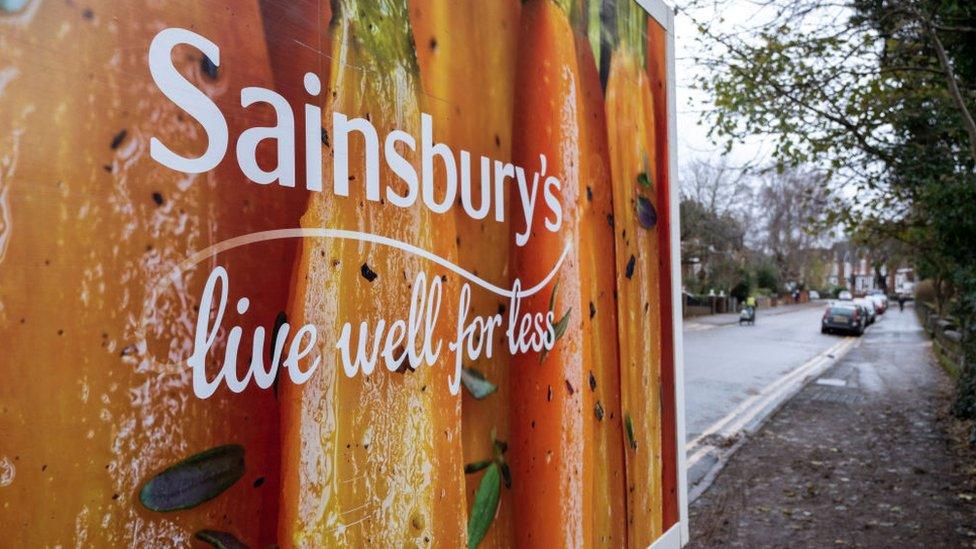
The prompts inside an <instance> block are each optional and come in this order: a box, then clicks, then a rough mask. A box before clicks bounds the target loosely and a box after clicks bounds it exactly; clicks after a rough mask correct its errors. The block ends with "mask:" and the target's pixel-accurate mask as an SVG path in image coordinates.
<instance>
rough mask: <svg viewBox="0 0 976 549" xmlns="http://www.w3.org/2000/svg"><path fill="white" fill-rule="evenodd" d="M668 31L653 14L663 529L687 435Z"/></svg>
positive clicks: (650, 59)
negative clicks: (679, 349) (675, 260)
mask: <svg viewBox="0 0 976 549" xmlns="http://www.w3.org/2000/svg"><path fill="white" fill-rule="evenodd" d="M666 48H667V34H666V32H665V30H664V27H662V26H661V24H660V23H658V22H657V21H655V20H654V19H653V18H650V17H648V18H647V75H648V82H649V87H650V89H651V94H650V98H651V99H652V103H651V108H652V110H653V111H654V135H656V136H657V139H655V144H656V146H657V147H656V152H655V154H656V155H657V157H658V163H657V175H656V177H655V181H657V182H658V184H657V185H656V186H655V189H654V190H655V193H656V194H657V202H655V204H660V205H661V210H660V211H658V231H657V233H658V241H659V242H660V246H661V247H660V260H659V261H658V263H659V264H660V269H661V277H660V281H661V282H660V286H659V288H658V291H659V292H660V294H661V439H662V440H661V455H662V471H661V475H662V478H663V482H662V485H661V490H662V492H663V497H664V501H663V505H664V510H663V529H664V530H665V531H666V530H667V529H668V528H669V527H670V526H671V525H673V524H675V523H677V522H678V469H677V466H678V461H677V459H669V457H671V458H673V457H674V456H675V455H677V454H676V452H677V449H678V448H680V447H682V446H681V445H682V444H683V441H681V440H678V437H677V435H676V428H677V424H676V413H677V410H676V403H675V386H674V383H675V378H674V326H673V323H672V318H673V315H674V309H673V304H672V297H671V296H672V294H671V289H672V284H673V281H672V278H671V216H670V215H669V212H668V210H667V208H668V206H667V205H668V204H671V191H672V188H671V183H672V181H671V178H670V170H669V162H670V156H669V151H668V146H669V144H668V140H667V139H666V138H665V136H667V135H668V102H667V101H668V93H667V90H668V81H667V65H666V63H667V59H668V57H667V55H666Z"/></svg>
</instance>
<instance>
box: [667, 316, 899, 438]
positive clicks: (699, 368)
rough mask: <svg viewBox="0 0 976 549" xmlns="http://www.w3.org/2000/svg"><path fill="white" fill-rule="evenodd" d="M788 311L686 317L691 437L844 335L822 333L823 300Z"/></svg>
mask: <svg viewBox="0 0 976 549" xmlns="http://www.w3.org/2000/svg"><path fill="white" fill-rule="evenodd" d="M785 311H786V312H784V311H780V310H776V309H768V310H762V309H760V310H759V312H758V313H757V315H756V324H755V326H742V327H739V326H738V325H717V326H716V325H715V323H716V322H723V321H724V322H727V321H728V319H729V318H730V317H725V318H719V319H716V318H715V317H705V318H701V319H696V320H692V321H688V322H685V329H684V351H685V361H684V362H685V410H686V418H685V421H686V432H687V440H688V441H691V440H694V439H695V438H697V437H698V436H699V435H700V434H701V433H702V432H703V431H705V430H706V429H707V428H708V427H709V426H711V425H712V424H714V423H715V422H716V421H719V420H720V419H722V418H723V417H725V416H726V415H727V414H729V413H730V412H732V411H733V410H734V409H735V408H736V407H737V406H738V405H739V404H741V403H742V402H743V401H745V400H746V399H748V398H750V397H751V396H753V395H757V394H758V393H759V392H760V391H762V390H763V389H764V388H765V387H767V386H769V385H770V384H771V383H773V382H775V381H776V380H777V379H779V378H781V377H782V376H784V375H785V374H788V373H789V372H791V371H793V370H795V369H796V368H797V367H799V366H801V365H803V364H804V363H806V362H807V361H809V360H810V359H812V358H813V357H815V356H816V355H818V354H820V353H823V352H824V351H826V350H827V349H829V348H831V347H832V346H834V345H836V344H837V343H838V342H839V341H840V340H842V339H843V338H841V337H838V336H830V335H822V334H821V333H820V317H821V315H822V314H823V305H822V304H820V305H818V304H811V305H808V306H800V307H790V308H789V309H785ZM896 312H897V311H896ZM880 318H883V317H879V319H880ZM882 322H883V321H882Z"/></svg>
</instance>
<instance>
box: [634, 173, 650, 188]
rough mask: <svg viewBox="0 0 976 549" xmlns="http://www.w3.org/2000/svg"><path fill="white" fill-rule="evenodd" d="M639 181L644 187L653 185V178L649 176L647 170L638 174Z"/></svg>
mask: <svg viewBox="0 0 976 549" xmlns="http://www.w3.org/2000/svg"><path fill="white" fill-rule="evenodd" d="M637 182H638V183H640V185H641V186H642V187H648V188H650V186H651V178H650V177H648V176H647V172H641V173H639V174H637Z"/></svg>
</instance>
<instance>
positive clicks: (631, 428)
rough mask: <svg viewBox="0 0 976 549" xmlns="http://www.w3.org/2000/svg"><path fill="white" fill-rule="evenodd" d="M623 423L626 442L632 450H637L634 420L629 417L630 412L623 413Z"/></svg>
mask: <svg viewBox="0 0 976 549" xmlns="http://www.w3.org/2000/svg"><path fill="white" fill-rule="evenodd" d="M624 425H625V426H626V427H627V442H629V443H630V448H631V449H632V450H637V439H636V438H634V422H633V421H631V419H630V414H626V415H624Z"/></svg>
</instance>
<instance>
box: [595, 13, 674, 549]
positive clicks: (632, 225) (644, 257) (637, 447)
mask: <svg viewBox="0 0 976 549" xmlns="http://www.w3.org/2000/svg"><path fill="white" fill-rule="evenodd" d="M644 17H646V16H645V15H644V13H643V11H641V10H640V8H639V7H637V6H636V4H634V3H632V2H620V3H619V4H618V6H617V18H616V34H617V43H616V44H615V47H614V49H613V54H612V56H611V62H610V69H609V77H608V81H607V97H606V110H607V128H608V137H609V150H610V165H611V174H612V180H613V202H614V218H613V220H614V231H615V235H616V237H615V240H616V265H617V276H616V279H617V295H618V308H617V313H618V317H617V322H618V326H619V330H618V337H619V339H620V343H619V345H620V368H621V395H622V396H621V400H622V405H621V407H622V412H623V419H624V432H625V444H626V451H625V459H626V464H627V467H626V469H627V536H628V541H629V543H628V544H629V545H630V546H633V547H645V546H647V545H649V544H650V543H651V542H652V541H653V540H654V539H656V538H657V537H658V536H660V535H661V533H662V515H661V509H662V488H661V483H662V475H661V467H662V464H661V419H662V416H661V395H660V391H661V384H660V378H661V352H662V346H661V310H660V307H661V294H660V284H661V274H660V263H659V255H660V240H659V237H658V232H657V231H658V230H659V229H658V228H657V215H656V211H657V208H658V205H659V203H658V198H657V195H656V194H655V192H654V189H655V188H656V185H658V183H659V182H658V181H656V180H655V176H656V174H657V163H658V158H657V154H656V152H657V148H656V145H655V143H656V139H657V136H656V135H655V133H654V128H655V123H654V111H653V100H652V98H651V95H650V89H649V83H648V79H647V75H646V73H645V72H644V67H643V62H642V59H643V55H644V52H643V43H642V41H641V36H642V29H643V28H644V27H643V18H644Z"/></svg>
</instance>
